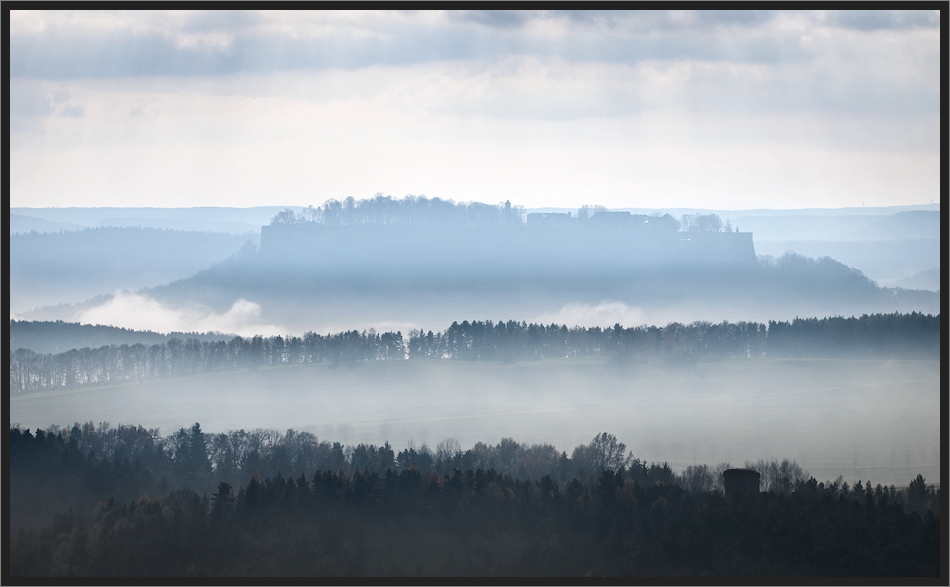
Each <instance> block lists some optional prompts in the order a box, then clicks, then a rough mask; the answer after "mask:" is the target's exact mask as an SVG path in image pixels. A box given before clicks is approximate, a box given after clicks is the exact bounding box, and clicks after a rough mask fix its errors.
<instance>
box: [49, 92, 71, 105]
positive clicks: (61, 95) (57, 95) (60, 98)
mask: <svg viewBox="0 0 950 587" xmlns="http://www.w3.org/2000/svg"><path fill="white" fill-rule="evenodd" d="M68 100H69V92H67V91H62V92H53V103H54V104H62V103H63V102H66V101H68Z"/></svg>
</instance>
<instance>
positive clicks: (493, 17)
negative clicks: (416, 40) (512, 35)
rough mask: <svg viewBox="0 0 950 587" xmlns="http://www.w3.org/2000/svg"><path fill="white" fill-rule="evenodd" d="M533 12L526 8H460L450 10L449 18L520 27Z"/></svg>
mask: <svg viewBox="0 0 950 587" xmlns="http://www.w3.org/2000/svg"><path fill="white" fill-rule="evenodd" d="M532 16H533V13H531V12H528V11H524V10H459V11H450V12H449V18H450V19H451V20H455V21H461V22H475V23H478V24H482V25H486V26H491V27H499V28H503V29H510V28H515V27H520V26H522V25H524V24H525V23H526V22H528V20H530V19H531V17H532Z"/></svg>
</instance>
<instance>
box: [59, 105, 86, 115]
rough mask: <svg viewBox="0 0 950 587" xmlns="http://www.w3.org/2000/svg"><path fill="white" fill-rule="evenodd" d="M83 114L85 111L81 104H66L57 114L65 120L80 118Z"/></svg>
mask: <svg viewBox="0 0 950 587" xmlns="http://www.w3.org/2000/svg"><path fill="white" fill-rule="evenodd" d="M85 114H86V109H85V108H83V107H82V104H67V105H66V106H63V109H62V110H61V111H60V112H59V115H60V116H63V117H65V118H82V117H83V116H84V115H85Z"/></svg>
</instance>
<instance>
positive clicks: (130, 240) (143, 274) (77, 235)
mask: <svg viewBox="0 0 950 587" xmlns="http://www.w3.org/2000/svg"><path fill="white" fill-rule="evenodd" d="M258 238H259V237H258V235H257V234H255V233H246V234H226V233H209V232H183V231H176V230H162V229H157V228H88V229H85V230H77V231H62V232H50V233H39V232H29V233H24V234H11V235H10V298H11V299H10V308H11V310H12V311H13V312H15V313H16V312H21V311H25V310H30V309H32V308H36V307H39V306H43V305H53V304H57V303H63V302H66V303H76V302H80V301H82V300H84V299H86V298H90V297H93V296H95V295H100V294H107V293H112V292H114V291H116V290H124V289H138V288H142V287H150V286H156V285H161V284H165V283H168V282H170V281H173V280H175V279H181V278H184V277H188V276H190V275H193V274H194V273H195V272H197V271H200V270H201V269H205V268H207V267H208V266H210V265H211V264H212V263H215V262H218V261H222V260H224V259H226V258H228V257H229V256H231V255H233V254H235V253H236V252H238V251H239V250H240V249H241V247H242V246H244V245H245V244H247V243H248V242H249V241H250V242H251V243H256V242H257V241H258Z"/></svg>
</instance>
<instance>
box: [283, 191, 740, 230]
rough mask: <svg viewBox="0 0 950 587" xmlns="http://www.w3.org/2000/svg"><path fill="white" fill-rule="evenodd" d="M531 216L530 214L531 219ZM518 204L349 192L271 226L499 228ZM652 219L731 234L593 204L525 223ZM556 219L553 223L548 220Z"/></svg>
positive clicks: (694, 219)
mask: <svg viewBox="0 0 950 587" xmlns="http://www.w3.org/2000/svg"><path fill="white" fill-rule="evenodd" d="M532 216H534V217H535V218H532ZM523 219H524V207H523V206H513V205H512V204H511V202H503V203H500V204H497V205H492V204H484V203H482V202H458V203H456V202H454V201H453V200H443V199H442V198H439V197H434V198H431V199H430V198H427V197H425V196H414V195H411V194H410V195H407V196H406V197H404V198H402V199H399V198H395V199H394V198H393V197H392V196H384V195H383V194H382V193H381V192H380V193H377V194H376V195H375V196H374V197H372V198H367V199H360V200H357V199H355V198H353V197H352V196H350V197H348V198H346V199H344V200H343V201H342V202H341V201H339V200H337V199H333V198H331V199H329V200H327V201H326V202H324V203H323V205H322V206H316V207H314V206H308V207H307V208H304V209H303V210H301V211H300V212H299V213H295V212H294V211H293V210H292V209H290V208H287V209H285V210H283V211H281V212H280V213H278V214H277V215H276V216H274V218H273V219H272V221H271V224H302V223H319V224H327V225H356V224H394V225H403V226H425V225H429V226H433V225H443V226H452V225H469V226H472V225H475V226H505V225H520V224H523V222H524V220H523ZM644 219H645V220H646V221H647V222H655V223H657V224H658V225H659V226H661V227H662V228H663V229H670V230H674V231H675V230H684V231H690V232H722V231H725V232H732V224H731V222H730V221H729V220H726V222H725V223H723V221H722V219H721V218H720V217H719V216H718V215H717V214H686V215H684V216H683V217H682V218H681V219H680V220H676V219H675V218H673V217H672V216H670V215H669V214H665V215H662V216H661V215H660V213H659V212H654V213H653V214H652V215H651V216H640V215H638V216H636V217H635V218H634V217H632V216H630V215H629V214H628V213H627V212H610V211H608V210H607V208H605V207H603V206H599V205H590V204H585V205H584V206H581V207H580V208H579V209H578V210H577V212H576V213H573V215H572V213H570V212H568V213H554V214H529V215H528V218H527V220H528V224H532V223H533V222H532V221H534V223H537V224H539V225H548V224H557V225H567V224H576V225H580V224H585V223H587V222H588V221H590V223H592V224H598V225H610V224H613V223H616V222H617V221H621V222H622V221H624V220H626V221H628V222H629V223H632V222H633V221H634V220H636V221H637V222H639V223H642V222H643V221H644ZM554 221H558V222H554Z"/></svg>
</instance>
